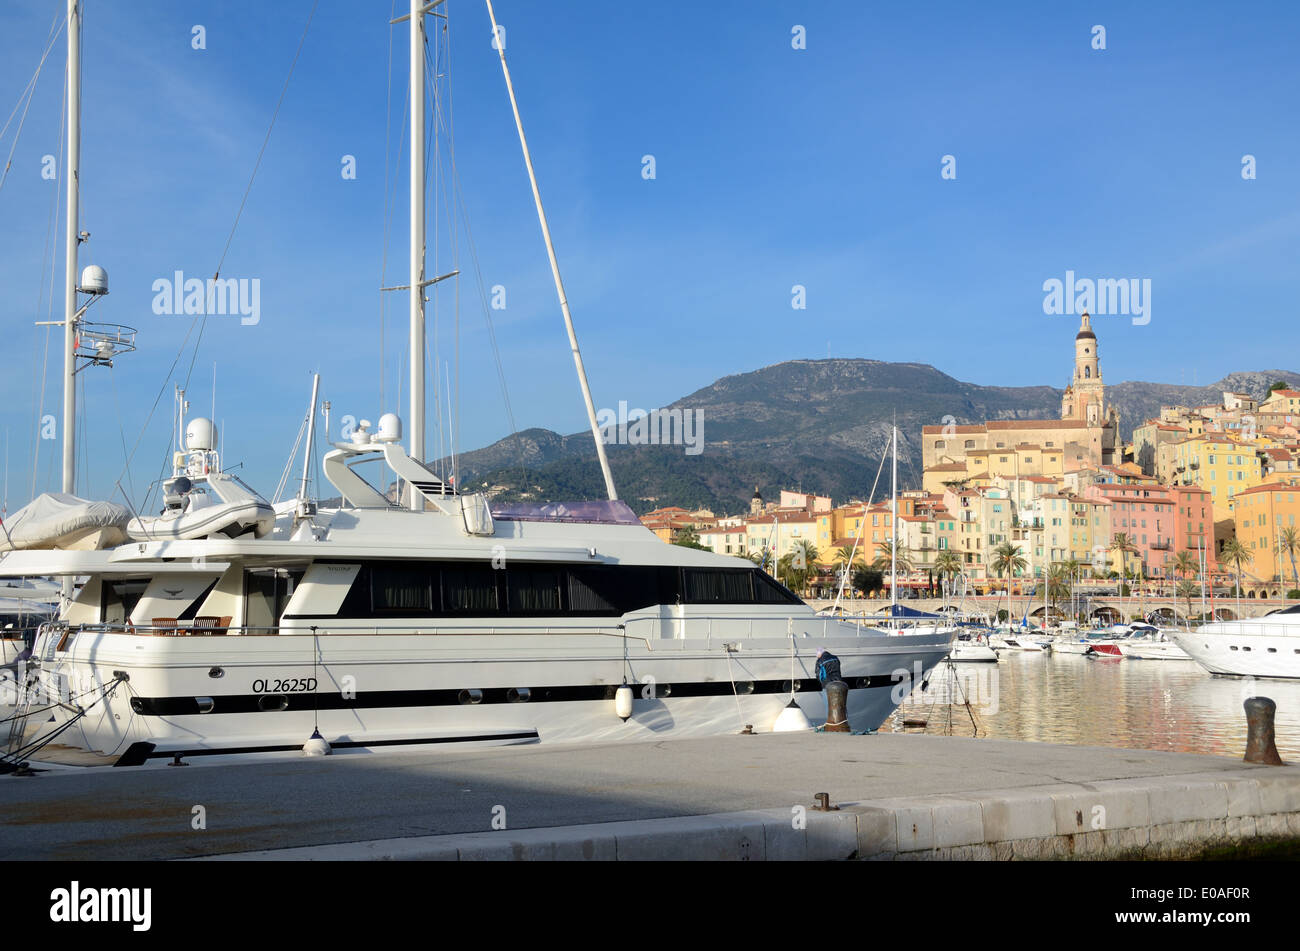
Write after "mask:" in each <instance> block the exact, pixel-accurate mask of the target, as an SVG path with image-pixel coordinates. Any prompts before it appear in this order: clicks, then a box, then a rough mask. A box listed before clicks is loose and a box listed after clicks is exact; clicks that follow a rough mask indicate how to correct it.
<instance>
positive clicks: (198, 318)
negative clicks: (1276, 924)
mask: <svg viewBox="0 0 1300 951" xmlns="http://www.w3.org/2000/svg"><path fill="white" fill-rule="evenodd" d="M319 3H320V0H315V2H313V3H312V8H311V12H310V13H308V15H307V22H306V24H305V25H304V26H303V31H302V37H301V38H300V39H299V40H298V47H297V49H296V50H295V51H294V54H293V61H292V62H291V63H290V64H289V72H288V74H287V75H286V76H285V78H284V85H283V86H281V88H280V97H279V99H278V100H277V101H276V104H275V110H274V111H273V112H272V114H271V121H270V123H269V124H268V126H267V129H266V135H265V136H264V137H263V139H262V146H261V148H260V149H259V150H258V153H257V159H256V161H255V162H254V163H253V170H252V173H251V174H250V175H249V177H248V184H247V185H246V186H245V188H244V194H243V197H242V198H241V199H240V202H239V208H238V210H237V211H236V212H235V220H234V223H233V224H232V225H231V227H230V234H229V235H227V237H226V243H225V246H224V247H223V248H222V251H221V258H220V259H219V260H218V262H217V267H216V270H215V272H214V274H213V280H216V279H217V278H219V277H220V276H221V268H222V267H223V266H224V265H225V263H226V256H227V255H228V254H229V253H230V246H231V244H232V242H233V241H234V239H235V231H236V230H237V229H238V227H239V222H240V219H241V218H242V217H243V213H244V206H245V205H246V204H247V202H248V196H249V193H250V192H251V191H252V190H253V182H254V180H255V179H256V178H257V173H258V170H259V169H260V168H261V165H262V159H263V157H264V156H265V154H266V147H267V145H268V144H269V143H270V141H271V132H272V130H274V128H275V122H276V119H277V118H278V117H279V115H280V107H281V106H282V105H284V98H285V95H286V94H287V92H288V90H289V81H290V80H291V79H292V78H293V72H294V69H295V67H296V66H297V65H298V58H299V56H300V55H301V54H302V49H303V46H304V44H305V43H306V41H307V34H308V32H309V31H310V29H311V24H312V19H313V18H314V17H315V15H316V8H317V6H318V5H319ZM207 316H208V315H207V314H206V313H205V314H198V315H195V317H194V319H193V320H191V321H190V326H189V329H188V330H186V331H185V337H184V339H182V340H181V345H180V347H179V348H177V351H176V356H175V357H174V358H173V359H172V365H171V367H170V368H169V369H168V371H167V374H166V376H164V377H163V381H162V384H161V385H160V386H159V388H158V395H157V396H156V397H154V401H153V405H152V406H151V407H150V409H149V415H148V416H146V417H145V421H144V425H143V426H142V427H141V428H140V434H139V435H138V436H137V437H136V440H135V444H134V445H133V446H132V447H131V452H130V455H129V456H128V457H127V461H126V466H127V467H129V466H130V465H131V461H132V460H133V459H134V458H135V454H136V451H137V450H138V449H139V447H140V442H141V440H143V439H144V436H145V433H146V432H148V429H149V424H150V422H152V420H153V417H154V414H155V413H156V412H157V411H158V404H159V403H160V402H162V397H163V394H164V393H165V392H166V391H167V384H168V383H170V382H171V381H172V378H173V376H174V374H175V372H176V367H177V366H178V365H179V364H180V361H181V358H182V357H183V356H184V355H185V351H186V348H187V347H188V345H189V340H190V337H191V336H192V335H193V334H194V329H195V327H198V328H199V334H198V337H196V338H195V341H194V352H193V354H192V355H191V357H190V365H189V367H188V369H187V370H186V373H185V385H184V389H186V390H188V389H189V383H190V378H191V377H192V376H193V373H194V364H195V361H196V360H197V359H198V353H199V347H200V345H201V344H202V342H203V331H204V329H205V328H206V327H207ZM167 444H168V447H169V448H168V449H167V450H164V457H165V458H164V462H163V465H162V467H161V469H160V471H159V478H158V480H156V481H155V482H152V483H150V487H149V493H148V495H147V496H146V498H145V501H144V504H143V505H142V508H147V507H148V504H149V498H152V496H153V492H154V489H155V488H156V487H157V486H158V485H159V484H160V483H161V480H162V479H163V477H165V475H166V471H167V463H168V462H169V461H170V459H169V458H166V457H169V456H170V446H171V434H170V433H169V434H168V437H167ZM124 476H125V469H124V470H123V472H122V474H120V475H119V476H118V479H117V481H118V482H121V480H122V478H123V477H124Z"/></svg>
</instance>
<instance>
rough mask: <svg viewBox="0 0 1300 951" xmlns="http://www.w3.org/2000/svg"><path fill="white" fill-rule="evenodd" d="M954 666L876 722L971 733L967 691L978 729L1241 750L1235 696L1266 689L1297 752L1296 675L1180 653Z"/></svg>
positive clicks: (1293, 754) (1290, 750)
mask: <svg viewBox="0 0 1300 951" xmlns="http://www.w3.org/2000/svg"><path fill="white" fill-rule="evenodd" d="M955 672H956V674H957V680H956V681H954V680H953V679H952V677H951V674H945V673H944V671H943V670H940V671H936V672H935V674H934V676H933V677H932V678H931V684H930V689H929V690H928V691H926V692H925V693H922V692H921V691H920V690H916V691H913V693H912V694H911V696H909V697H908V699H907V700H906V701H905V702H904V703H903V705H902V706H901V707H899V709H898V711H897V712H896V713H895V714H894V715H893V716H892V717H891V718H890V720H889V721H888V722H887V723H886V724H885V725H884V726H883V727H882V730H885V731H889V732H902V731H903V720H904V719H915V718H924V719H926V720H927V721H928V726H927V728H926V732H929V733H948V732H951V733H952V735H954V736H970V735H972V733H973V732H974V729H973V727H972V724H971V718H970V715H968V713H967V711H966V709H965V707H964V706H963V705H962V701H963V700H964V699H966V698H969V700H970V705H971V712H972V713H973V715H974V719H975V722H976V724H977V725H978V728H979V735H980V736H989V737H993V738H997V739H1012V740H1032V741H1037V742H1042V743H1068V744H1074V745H1077V746H1114V747H1128V748H1132V749H1147V750H1171V751H1176V752H1182V753H1211V754H1217V755H1222V756H1232V757H1238V758H1239V757H1240V756H1241V755H1242V753H1244V752H1245V749H1246V715H1245V712H1244V711H1243V710H1242V706H1241V705H1242V701H1244V700H1245V699H1246V698H1247V697H1250V696H1264V697H1271V698H1272V699H1273V700H1274V701H1275V702H1276V703H1277V708H1278V709H1277V748H1278V751H1279V752H1280V753H1281V754H1282V757H1283V758H1284V759H1300V681H1291V680H1254V681H1252V680H1248V679H1234V678H1228V677H1212V676H1211V675H1210V674H1208V673H1206V672H1205V671H1204V670H1203V669H1202V668H1201V667H1200V666H1198V665H1197V664H1194V663H1190V662H1187V661H1159V660H1154V661H1146V660H1125V659H1120V658H1116V659H1097V658H1088V657H1083V656H1080V655H1070V654H1065V655H1062V654H1030V653H1016V652H1006V653H1003V654H1002V657H1001V661H1000V663H998V664H996V665H993V664H959V665H956V667H955ZM950 722H951V728H949V723H950Z"/></svg>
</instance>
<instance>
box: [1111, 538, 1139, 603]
mask: <svg viewBox="0 0 1300 951" xmlns="http://www.w3.org/2000/svg"><path fill="white" fill-rule="evenodd" d="M1106 547H1107V548H1109V549H1110V550H1111V551H1117V552H1119V603H1120V609H1119V612H1120V616H1121V617H1123V616H1124V613H1125V612H1124V588H1125V587H1126V586H1127V585H1128V563H1127V561H1126V560H1125V558H1124V556H1125V555H1135V554H1137V550H1138V548H1137V545H1135V544H1134V543H1133V539H1132V537H1131V536H1130V535H1129V534H1128V533H1127V532H1116V533H1115V535H1114V537H1112V538H1111V540H1110V544H1109V545H1108V546H1106Z"/></svg>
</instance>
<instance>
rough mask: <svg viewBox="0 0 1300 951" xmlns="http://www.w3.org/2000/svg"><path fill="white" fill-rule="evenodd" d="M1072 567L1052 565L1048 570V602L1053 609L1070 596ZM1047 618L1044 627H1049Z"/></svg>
mask: <svg viewBox="0 0 1300 951" xmlns="http://www.w3.org/2000/svg"><path fill="white" fill-rule="evenodd" d="M1070 577H1071V575H1070V567H1069V563H1068V562H1064V563H1061V564H1057V565H1052V566H1051V567H1050V568H1049V569H1048V570H1047V600H1048V601H1049V602H1050V603H1051V605H1052V606H1053V607H1055V606H1056V602H1057V601H1060V600H1061V599H1062V598H1068V597H1069V596H1070ZM1047 621H1048V619H1047V618H1043V626H1044V627H1046V626H1047Z"/></svg>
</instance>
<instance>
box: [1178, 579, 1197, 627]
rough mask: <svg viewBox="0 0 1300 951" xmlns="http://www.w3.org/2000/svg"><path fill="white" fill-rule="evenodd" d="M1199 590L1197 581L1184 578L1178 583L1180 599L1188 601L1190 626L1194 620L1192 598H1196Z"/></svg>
mask: <svg viewBox="0 0 1300 951" xmlns="http://www.w3.org/2000/svg"><path fill="white" fill-rule="evenodd" d="M1199 590H1200V588H1199V587H1197V585H1196V582H1195V581H1190V580H1188V579H1187V578H1184V579H1183V580H1182V581H1180V582H1178V597H1180V598H1186V599H1187V623H1188V625H1189V626H1190V625H1191V620H1192V598H1194V597H1195V596H1196V592H1197V591H1199Z"/></svg>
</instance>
